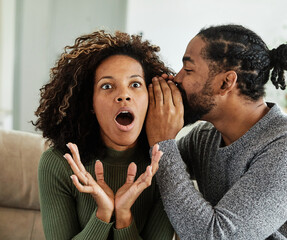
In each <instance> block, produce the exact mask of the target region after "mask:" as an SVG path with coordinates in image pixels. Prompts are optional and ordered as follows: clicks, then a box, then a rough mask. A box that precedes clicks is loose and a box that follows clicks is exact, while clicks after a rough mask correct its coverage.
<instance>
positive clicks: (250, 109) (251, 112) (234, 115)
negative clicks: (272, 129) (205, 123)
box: [212, 99, 269, 146]
mask: <svg viewBox="0 0 287 240" xmlns="http://www.w3.org/2000/svg"><path fill="white" fill-rule="evenodd" d="M268 111H269V107H268V106H267V105H266V103H265V102H264V101H263V99H260V100H258V101H256V102H251V101H243V102H240V104H237V105H232V104H231V105H228V106H225V109H224V111H221V112H220V114H221V116H218V118H217V119H215V120H214V121H212V123H213V125H214V126H215V128H216V129H217V130H218V131H219V132H220V133H221V135H222V138H223V141H224V143H225V145H226V146H227V145H230V144H232V143H233V142H235V141H236V140H238V139H239V138H240V137H242V136H243V135H244V134H245V133H246V132H247V131H248V130H249V129H250V128H252V127H253V126H254V125H255V124H256V123H257V122H258V121H259V120H260V119H261V118H263V117H264V116H265V114H266V113H267V112H268Z"/></svg>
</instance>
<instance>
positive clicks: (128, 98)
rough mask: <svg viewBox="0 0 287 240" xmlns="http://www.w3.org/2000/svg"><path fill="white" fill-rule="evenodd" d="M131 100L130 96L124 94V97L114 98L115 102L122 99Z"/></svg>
mask: <svg viewBox="0 0 287 240" xmlns="http://www.w3.org/2000/svg"><path fill="white" fill-rule="evenodd" d="M130 100H131V98H130V97H128V96H126V97H122V96H121V97H117V98H116V101H117V102H122V101H130Z"/></svg>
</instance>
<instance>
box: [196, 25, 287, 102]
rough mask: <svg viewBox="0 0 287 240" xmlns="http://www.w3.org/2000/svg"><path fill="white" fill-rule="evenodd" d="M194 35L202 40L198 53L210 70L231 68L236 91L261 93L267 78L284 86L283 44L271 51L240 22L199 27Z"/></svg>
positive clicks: (254, 96) (285, 50)
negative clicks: (233, 72) (200, 51)
mask: <svg viewBox="0 0 287 240" xmlns="http://www.w3.org/2000/svg"><path fill="white" fill-rule="evenodd" d="M198 36H199V37H200V38H201V39H203V41H205V43H206V47H205V48H204V49H203V51H202V56H203V58H205V59H206V60H207V61H208V64H209V70H210V72H211V73H212V74H214V73H218V72H221V71H228V70H234V71H236V73H237V76H238V78H237V83H238V88H239V90H240V93H241V94H243V95H245V96H247V97H248V98H250V99H252V100H258V99H259V98H260V97H262V96H264V95H265V88H264V85H265V84H266V82H267V81H268V79H269V75H270V70H271V69H273V71H272V73H271V81H272V83H273V84H274V85H275V87H276V88H281V89H282V90H284V89H285V88H286V83H285V78H284V70H287V45H286V44H282V45H280V46H279V47H278V48H276V49H273V50H271V51H269V50H268V48H267V46H266V44H265V43H264V42H263V40H262V39H261V38H260V37H259V36H258V35H257V34H256V33H254V32H253V31H251V30H249V29H247V28H245V27H243V26H240V25H219V26H213V27H209V28H206V29H202V30H201V31H200V32H199V33H198Z"/></svg>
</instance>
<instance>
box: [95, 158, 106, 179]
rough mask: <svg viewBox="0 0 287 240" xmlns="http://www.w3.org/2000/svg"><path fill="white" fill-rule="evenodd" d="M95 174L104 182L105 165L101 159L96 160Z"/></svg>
mask: <svg viewBox="0 0 287 240" xmlns="http://www.w3.org/2000/svg"><path fill="white" fill-rule="evenodd" d="M95 174H96V179H97V181H98V182H104V181H105V178H104V167H103V164H102V162H101V161H100V160H97V161H96V164H95Z"/></svg>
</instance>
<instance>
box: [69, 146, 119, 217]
mask: <svg viewBox="0 0 287 240" xmlns="http://www.w3.org/2000/svg"><path fill="white" fill-rule="evenodd" d="M67 147H68V148H69V149H70V151H71V153H72V155H73V157H72V156H71V155H70V154H68V153H66V154H65V155H64V157H65V158H66V159H67V161H68V163H69V164H70V166H71V168H72V170H73V172H74V175H72V176H71V178H72V180H73V183H74V185H75V187H76V188H77V189H78V190H79V192H83V193H90V194H91V195H92V196H93V198H94V199H95V201H96V203H97V205H98V209H97V213H96V215H97V217H98V218H99V219H101V220H102V221H105V222H110V219H111V217H112V214H113V211H114V193H113V191H112V190H111V189H110V187H109V186H108V185H107V184H106V183H105V181H104V170H103V165H102V163H101V162H100V161H97V162H96V164H95V174H96V178H97V181H96V180H95V179H94V178H93V177H92V176H91V174H90V173H89V172H87V171H86V169H85V167H84V165H83V164H82V162H81V159H80V154H79V150H78V147H77V145H76V144H72V143H68V144H67Z"/></svg>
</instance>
